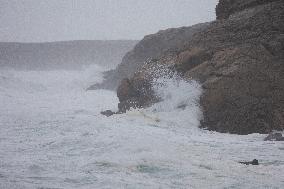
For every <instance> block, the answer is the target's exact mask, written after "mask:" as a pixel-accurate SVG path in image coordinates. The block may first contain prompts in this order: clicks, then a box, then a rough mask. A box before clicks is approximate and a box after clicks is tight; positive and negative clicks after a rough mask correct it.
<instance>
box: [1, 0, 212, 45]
mask: <svg viewBox="0 0 284 189" xmlns="http://www.w3.org/2000/svg"><path fill="white" fill-rule="evenodd" d="M216 4H217V0H0V41H18V42H41V41H63V40H84V39H85V40H92V39H141V38H143V36H144V35H146V34H151V33H155V32H157V31H158V30H160V29H166V28H170V27H179V26H190V25H193V24H196V23H200V22H205V21H210V20H214V19H215V6H216Z"/></svg>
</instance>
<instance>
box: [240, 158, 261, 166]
mask: <svg viewBox="0 0 284 189" xmlns="http://www.w3.org/2000/svg"><path fill="white" fill-rule="evenodd" d="M239 163H241V164H245V165H259V163H258V160H257V159H254V160H252V161H240V162H239Z"/></svg>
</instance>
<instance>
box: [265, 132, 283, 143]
mask: <svg viewBox="0 0 284 189" xmlns="http://www.w3.org/2000/svg"><path fill="white" fill-rule="evenodd" d="M264 140H265V141H284V137H283V136H282V134H281V133H270V134H269V135H268V136H267V137H265V139H264Z"/></svg>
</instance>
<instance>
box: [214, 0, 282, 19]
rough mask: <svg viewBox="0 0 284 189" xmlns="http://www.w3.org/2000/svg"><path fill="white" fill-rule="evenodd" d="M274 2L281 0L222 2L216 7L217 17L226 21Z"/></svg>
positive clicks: (222, 0)
mask: <svg viewBox="0 0 284 189" xmlns="http://www.w3.org/2000/svg"><path fill="white" fill-rule="evenodd" d="M273 1H279V0H220V1H219V3H218V5H217V6H216V17H217V19H226V18H228V17H229V16H230V15H232V14H234V13H237V12H240V11H243V10H245V9H248V8H251V7H255V6H257V5H262V4H265V3H270V2H273Z"/></svg>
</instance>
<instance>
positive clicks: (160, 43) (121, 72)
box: [94, 23, 208, 90]
mask: <svg viewBox="0 0 284 189" xmlns="http://www.w3.org/2000/svg"><path fill="white" fill-rule="evenodd" d="M207 26H208V23H202V24H196V25H194V26H190V27H181V28H170V29H166V30H161V31H159V32H158V33H156V34H151V35H147V36H145V37H144V39H142V40H141V41H140V42H139V43H138V44H137V45H136V46H135V47H134V48H133V49H132V50H131V51H129V52H128V53H127V54H126V55H125V56H124V57H123V59H122V62H121V64H119V65H118V66H117V68H116V69H115V70H113V71H112V72H109V73H106V75H105V80H104V81H103V82H102V83H101V84H97V85H95V86H94V88H96V89H98V88H102V89H112V90H115V89H116V88H117V87H118V86H119V84H120V82H121V80H122V79H124V78H130V77H133V75H134V73H135V72H136V71H138V70H139V69H140V68H141V67H142V66H143V64H144V63H145V62H147V61H148V60H151V59H152V60H154V61H152V62H155V60H158V59H160V58H161V56H162V55H164V54H165V52H167V53H169V52H176V51H179V49H181V48H183V47H184V45H185V44H186V43H187V41H189V40H190V39H191V38H192V37H193V35H194V34H196V33H198V32H200V31H202V30H204V29H205V28H206V27H207Z"/></svg>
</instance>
